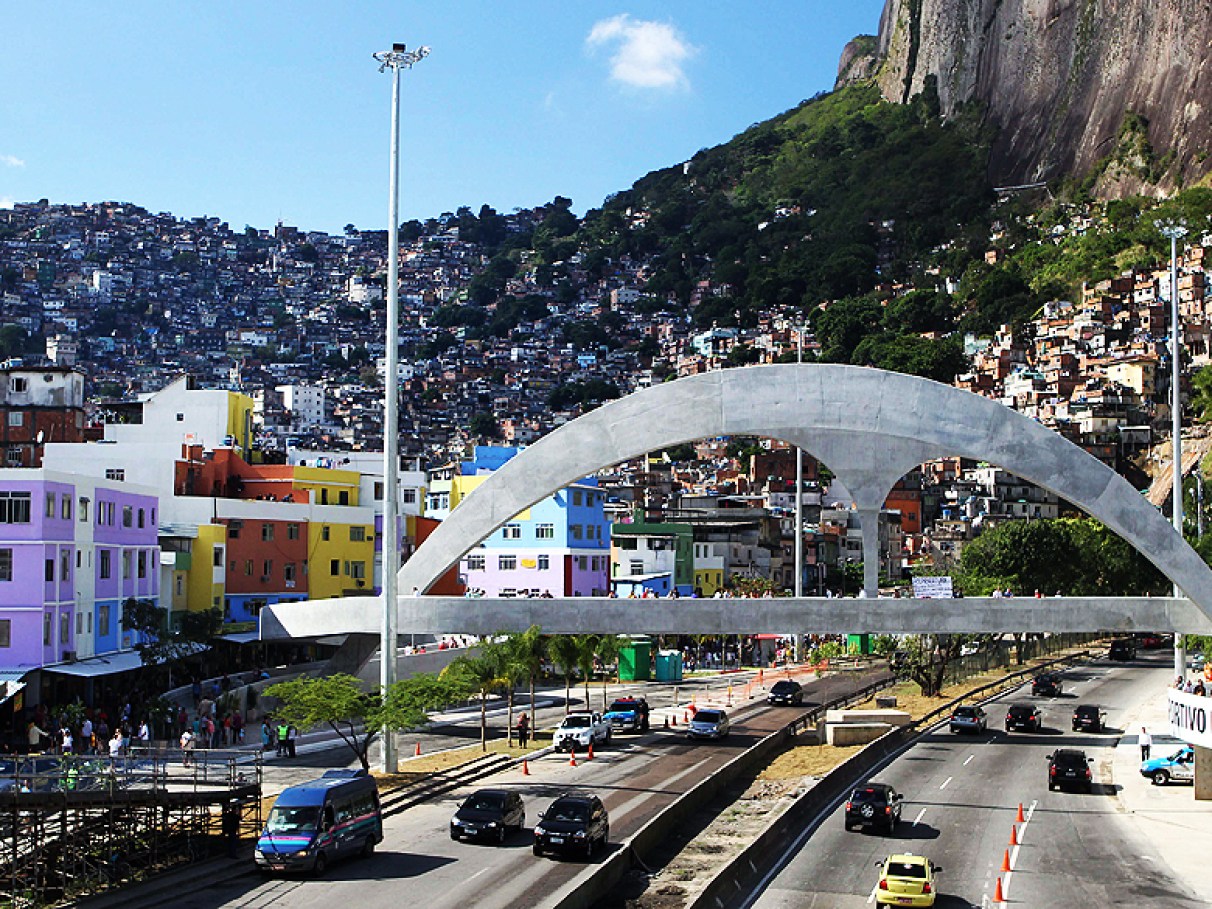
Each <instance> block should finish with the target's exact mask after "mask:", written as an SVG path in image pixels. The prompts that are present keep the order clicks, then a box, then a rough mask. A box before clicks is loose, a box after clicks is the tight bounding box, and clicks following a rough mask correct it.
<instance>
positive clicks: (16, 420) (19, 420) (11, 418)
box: [8, 410, 25, 426]
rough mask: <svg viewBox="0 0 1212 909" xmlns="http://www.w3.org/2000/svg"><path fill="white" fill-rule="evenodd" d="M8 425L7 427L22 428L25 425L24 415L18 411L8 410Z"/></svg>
mask: <svg viewBox="0 0 1212 909" xmlns="http://www.w3.org/2000/svg"><path fill="white" fill-rule="evenodd" d="M8 425H9V426H24V425H25V414H23V413H22V412H21V411H19V410H10V411H9V412H8Z"/></svg>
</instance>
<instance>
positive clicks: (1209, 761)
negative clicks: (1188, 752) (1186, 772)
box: [1195, 745, 1212, 801]
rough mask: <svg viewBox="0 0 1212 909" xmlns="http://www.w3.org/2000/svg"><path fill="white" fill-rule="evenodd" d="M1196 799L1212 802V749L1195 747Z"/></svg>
mask: <svg viewBox="0 0 1212 909" xmlns="http://www.w3.org/2000/svg"><path fill="white" fill-rule="evenodd" d="M1195 797H1196V798H1197V799H1200V800H1201V801H1212V748H1205V747H1204V746H1203V745H1196V746H1195Z"/></svg>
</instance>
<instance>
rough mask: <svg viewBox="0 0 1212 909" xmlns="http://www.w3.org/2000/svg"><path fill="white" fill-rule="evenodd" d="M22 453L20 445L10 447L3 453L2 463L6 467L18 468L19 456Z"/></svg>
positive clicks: (19, 463)
mask: <svg viewBox="0 0 1212 909" xmlns="http://www.w3.org/2000/svg"><path fill="white" fill-rule="evenodd" d="M22 454H23V452H22V450H21V446H20V445H10V446H8V450H7V451H6V452H5V453H4V459H5V460H4V463H5V466H6V467H20V466H21V456H22Z"/></svg>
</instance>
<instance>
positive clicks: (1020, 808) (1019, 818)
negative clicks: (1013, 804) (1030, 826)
mask: <svg viewBox="0 0 1212 909" xmlns="http://www.w3.org/2000/svg"><path fill="white" fill-rule="evenodd" d="M1014 819H1015V820H1016V821H1018V822H1019V823H1020V824H1022V823H1024V822H1025V821H1026V820H1027V819H1026V818H1025V817H1023V803H1022V802H1019V803H1018V815H1017V816H1016V817H1015V818H1014Z"/></svg>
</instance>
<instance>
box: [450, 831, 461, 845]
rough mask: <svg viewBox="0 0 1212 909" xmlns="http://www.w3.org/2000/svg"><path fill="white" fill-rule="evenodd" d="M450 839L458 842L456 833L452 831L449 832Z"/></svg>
mask: <svg viewBox="0 0 1212 909" xmlns="http://www.w3.org/2000/svg"><path fill="white" fill-rule="evenodd" d="M450 838H451V839H452V840H454V841H455V842H456V843H457V842H458V841H459V835H458V834H457V833H455V832H454V831H453V830H452V831H450Z"/></svg>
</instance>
